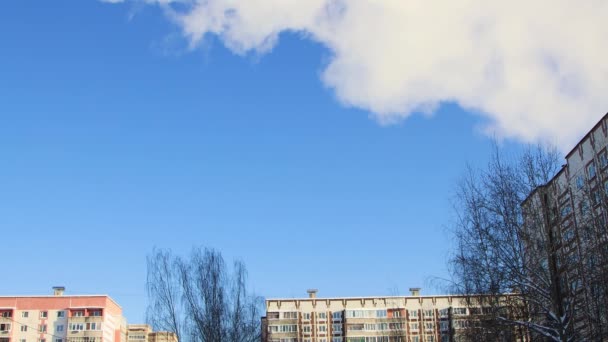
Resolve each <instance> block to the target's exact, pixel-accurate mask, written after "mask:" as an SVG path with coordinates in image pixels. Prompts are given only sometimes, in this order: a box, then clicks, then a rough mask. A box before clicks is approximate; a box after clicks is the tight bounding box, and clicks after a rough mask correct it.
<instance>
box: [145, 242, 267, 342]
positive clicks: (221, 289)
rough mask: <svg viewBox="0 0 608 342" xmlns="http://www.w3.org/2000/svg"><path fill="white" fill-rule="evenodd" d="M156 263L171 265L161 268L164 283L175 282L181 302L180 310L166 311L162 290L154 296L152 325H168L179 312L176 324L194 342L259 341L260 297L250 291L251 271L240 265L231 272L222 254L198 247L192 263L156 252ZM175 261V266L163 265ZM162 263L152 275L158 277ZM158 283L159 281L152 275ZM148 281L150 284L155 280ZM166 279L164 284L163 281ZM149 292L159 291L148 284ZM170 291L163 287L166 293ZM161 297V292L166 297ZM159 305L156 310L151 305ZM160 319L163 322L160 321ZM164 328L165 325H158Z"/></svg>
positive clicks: (149, 270)
mask: <svg viewBox="0 0 608 342" xmlns="http://www.w3.org/2000/svg"><path fill="white" fill-rule="evenodd" d="M153 253H154V256H153V257H152V258H151V259H152V260H154V261H160V263H161V265H162V264H170V265H172V267H171V268H170V269H169V268H163V267H161V268H160V271H162V272H167V273H168V274H170V275H163V277H162V279H171V280H172V281H174V284H177V286H175V287H171V288H170V290H172V291H173V295H174V296H173V297H175V296H176V297H178V298H179V299H180V300H179V302H178V304H179V305H178V307H177V309H178V310H172V309H170V307H164V306H163V304H164V303H166V302H167V301H166V300H164V299H163V297H162V296H161V298H160V299H161V300H160V301H158V300H157V298H156V296H158V294H159V293H158V291H153V292H152V293H151V300H150V304H151V307H150V309H149V311H148V312H149V316H148V321H149V322H150V323H151V324H153V325H154V324H155V322H158V321H161V322H162V321H163V317H165V316H172V313H173V312H176V314H175V315H174V316H175V321H176V322H178V323H179V324H178V325H175V326H174V327H176V329H178V330H171V331H176V332H177V331H179V329H181V331H180V336H181V337H182V339H184V340H187V341H192V342H223V341H225V342H249V341H257V340H259V339H260V333H261V332H260V317H261V314H262V312H261V309H260V308H261V303H262V300H261V298H260V297H257V296H255V295H252V294H250V293H249V292H248V290H247V270H246V268H245V265H244V264H243V263H242V262H241V261H237V262H235V263H234V266H233V267H232V269H229V268H228V267H226V264H225V262H224V259H223V258H222V255H221V253H220V252H218V251H215V250H213V249H207V248H194V249H193V250H192V253H191V255H190V257H189V258H179V257H171V256H170V253H169V252H166V251H159V250H154V252H153ZM166 259H170V262H166V263H165V262H164V261H165V260H166ZM158 271H159V267H158V265H157V264H154V265H152V267H149V268H148V272H149V273H150V272H158ZM149 277H150V278H151V279H152V280H157V279H158V278H159V276H154V275H152V276H150V275H149ZM150 278H149V279H150ZM162 279H161V280H162ZM148 287H149V288H151V287H152V288H154V289H156V288H158V286H156V285H152V284H148ZM164 287H166V286H162V287H161V288H164ZM161 295H162V293H161ZM157 302H159V303H158V305H155V306H152V304H156V303H157ZM156 316H158V317H156ZM159 327H160V326H159Z"/></svg>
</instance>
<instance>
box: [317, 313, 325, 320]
mask: <svg viewBox="0 0 608 342" xmlns="http://www.w3.org/2000/svg"><path fill="white" fill-rule="evenodd" d="M318 316H319V319H327V313H326V312H319V313H318Z"/></svg>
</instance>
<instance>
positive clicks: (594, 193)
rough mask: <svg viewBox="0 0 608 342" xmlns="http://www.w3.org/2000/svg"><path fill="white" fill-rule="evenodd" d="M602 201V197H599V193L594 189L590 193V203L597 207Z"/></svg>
mask: <svg viewBox="0 0 608 342" xmlns="http://www.w3.org/2000/svg"><path fill="white" fill-rule="evenodd" d="M601 200H602V196H601V195H600V192H599V191H598V190H597V189H595V190H593V191H592V192H591V201H592V202H593V205H598V204H600V202H601Z"/></svg>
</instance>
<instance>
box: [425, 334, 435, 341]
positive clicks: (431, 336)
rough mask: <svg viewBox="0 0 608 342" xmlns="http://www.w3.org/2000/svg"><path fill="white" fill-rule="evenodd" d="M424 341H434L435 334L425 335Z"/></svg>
mask: <svg viewBox="0 0 608 342" xmlns="http://www.w3.org/2000/svg"><path fill="white" fill-rule="evenodd" d="M426 341H427V342H435V336H433V335H427V336H426Z"/></svg>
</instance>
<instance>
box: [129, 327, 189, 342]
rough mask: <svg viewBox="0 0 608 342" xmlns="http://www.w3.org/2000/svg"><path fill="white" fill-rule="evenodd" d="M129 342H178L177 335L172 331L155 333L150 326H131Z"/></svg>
mask: <svg viewBox="0 0 608 342" xmlns="http://www.w3.org/2000/svg"><path fill="white" fill-rule="evenodd" d="M127 340H128V342H178V341H177V335H176V334H175V333H173V332H170V331H153V330H152V327H151V326H150V325H148V324H129V325H128V326H127Z"/></svg>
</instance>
